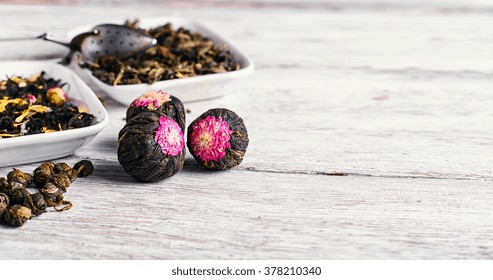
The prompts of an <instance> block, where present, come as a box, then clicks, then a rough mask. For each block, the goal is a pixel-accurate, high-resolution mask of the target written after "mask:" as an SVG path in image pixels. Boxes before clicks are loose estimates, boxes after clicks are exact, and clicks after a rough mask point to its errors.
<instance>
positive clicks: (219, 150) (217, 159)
mask: <svg viewBox="0 0 493 280" xmlns="http://www.w3.org/2000/svg"><path fill="white" fill-rule="evenodd" d="M187 146H188V150H189V151H190V153H191V154H192V156H193V157H194V158H195V160H196V161H197V162H198V163H200V164H201V165H202V166H204V167H206V168H209V169H228V168H231V167H234V166H237V165H239V164H240V163H241V161H242V160H243V157H244V155H245V152H246V149H247V147H248V132H247V129H246V127H245V124H244V123H243V120H242V119H241V118H240V117H239V116H238V115H237V114H236V113H234V112H233V111H230V110H228V109H222V108H219V109H211V110H209V111H207V112H205V113H203V114H202V115H201V116H200V117H198V118H197V119H195V120H194V121H193V122H192V123H191V124H190V125H189V126H188V138H187Z"/></svg>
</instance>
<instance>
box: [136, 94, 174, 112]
mask: <svg viewBox="0 0 493 280" xmlns="http://www.w3.org/2000/svg"><path fill="white" fill-rule="evenodd" d="M170 100H171V97H170V95H169V94H168V93H166V92H164V91H162V90H149V91H146V92H144V93H143V94H142V95H141V96H139V97H137V99H135V100H134V101H133V102H132V104H130V106H134V107H147V108H148V109H151V110H156V109H157V108H159V107H160V106H161V105H163V104H164V103H166V102H168V101H170Z"/></svg>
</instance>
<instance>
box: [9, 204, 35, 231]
mask: <svg viewBox="0 0 493 280" xmlns="http://www.w3.org/2000/svg"><path fill="white" fill-rule="evenodd" d="M32 216H33V215H32V213H31V209H29V208H27V207H25V206H21V205H13V206H12V207H10V208H8V209H7V212H5V215H4V220H5V222H7V223H8V224H10V225H12V226H15V227H21V226H23V225H24V224H25V223H26V222H27V221H28V220H30V219H31V217H32Z"/></svg>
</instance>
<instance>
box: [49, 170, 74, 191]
mask: <svg viewBox="0 0 493 280" xmlns="http://www.w3.org/2000/svg"><path fill="white" fill-rule="evenodd" d="M48 182H49V183H52V184H53V185H55V186H56V187H57V188H60V190H62V192H66V191H67V189H68V187H70V183H71V181H70V177H69V175H68V174H67V173H58V174H52V175H51V176H50V178H48Z"/></svg>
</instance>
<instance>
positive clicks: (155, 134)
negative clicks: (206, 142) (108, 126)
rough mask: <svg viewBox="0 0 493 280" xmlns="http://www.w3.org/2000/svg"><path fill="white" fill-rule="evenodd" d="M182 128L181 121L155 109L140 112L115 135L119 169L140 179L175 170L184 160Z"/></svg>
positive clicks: (148, 179) (152, 178)
mask: <svg viewBox="0 0 493 280" xmlns="http://www.w3.org/2000/svg"><path fill="white" fill-rule="evenodd" d="M183 124H184V120H183ZM183 128H184V125H183V126H182V125H180V124H179V122H177V121H176V120H174V119H172V118H170V117H169V116H167V115H164V114H161V113H159V112H156V111H149V112H143V113H140V114H138V115H136V116H134V117H133V118H131V119H130V120H128V122H127V124H126V125H125V126H124V127H123V129H122V130H121V131H120V134H119V136H118V161H119V162H120V164H121V166H122V167H123V170H125V172H126V173H128V174H129V175H130V176H132V177H133V178H135V179H137V180H139V181H143V182H155V181H158V180H162V179H165V178H168V177H171V176H173V175H175V174H176V173H178V172H179V171H180V170H181V169H182V168H183V164H184V162H185V138H184V135H183Z"/></svg>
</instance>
